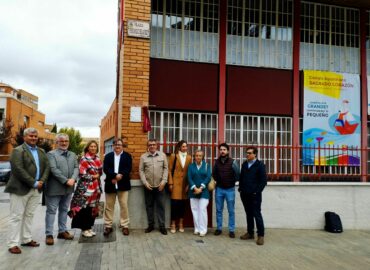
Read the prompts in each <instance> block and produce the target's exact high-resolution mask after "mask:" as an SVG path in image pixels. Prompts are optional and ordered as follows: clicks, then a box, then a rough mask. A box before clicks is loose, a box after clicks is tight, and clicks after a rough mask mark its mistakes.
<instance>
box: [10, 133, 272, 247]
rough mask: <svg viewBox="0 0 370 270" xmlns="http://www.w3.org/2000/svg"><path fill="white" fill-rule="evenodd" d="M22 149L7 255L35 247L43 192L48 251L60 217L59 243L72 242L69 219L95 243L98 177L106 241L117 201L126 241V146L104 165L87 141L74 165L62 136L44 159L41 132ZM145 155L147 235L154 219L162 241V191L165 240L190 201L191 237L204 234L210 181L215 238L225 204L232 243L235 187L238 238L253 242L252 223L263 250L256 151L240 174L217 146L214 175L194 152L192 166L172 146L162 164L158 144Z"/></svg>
mask: <svg viewBox="0 0 370 270" xmlns="http://www.w3.org/2000/svg"><path fill="white" fill-rule="evenodd" d="M23 135H24V136H23V137H24V143H23V144H22V145H20V146H18V147H16V148H14V150H13V152H12V154H11V156H10V163H11V168H12V173H11V177H10V179H9V182H8V183H7V186H6V188H5V192H8V193H10V231H9V235H8V248H9V249H8V250H9V252H10V253H13V254H20V253H21V252H22V251H21V249H20V247H19V243H21V244H20V245H21V246H27V247H38V246H40V243H38V242H36V241H35V240H34V239H33V238H32V233H31V228H32V220H33V216H34V213H35V210H36V208H37V205H38V204H39V202H40V197H41V192H44V195H45V204H46V214H45V235H46V237H45V243H46V244H47V245H53V244H54V234H53V231H54V221H55V216H56V213H57V212H58V234H57V238H58V239H64V240H72V239H73V238H74V236H73V235H72V234H71V233H69V232H68V230H67V225H66V224H67V217H68V216H69V217H71V218H72V222H71V227H72V228H79V229H81V230H82V236H84V237H88V238H89V237H94V236H95V235H96V233H95V232H94V231H93V226H94V222H95V218H96V217H97V216H98V214H99V208H100V207H101V204H100V197H101V194H102V193H103V189H102V183H101V180H100V178H101V176H102V174H103V172H104V173H105V176H106V177H105V185H104V192H105V208H104V235H105V236H108V235H109V234H110V233H112V232H113V217H114V208H115V202H116V198H117V199H118V202H119V206H120V220H119V223H120V224H119V227H120V228H121V230H122V233H123V235H125V236H127V235H129V222H130V220H129V212H128V193H129V190H130V189H131V184H130V173H131V169H132V157H131V155H130V154H129V153H127V152H125V151H123V148H124V146H125V145H124V142H123V140H122V139H116V140H115V141H114V143H113V151H112V152H110V153H108V154H106V155H105V157H104V162H101V160H100V159H99V157H98V155H97V153H98V143H97V142H96V141H94V140H92V141H89V142H88V143H87V145H86V146H85V149H84V155H83V156H82V158H81V159H80V161H79V162H78V159H77V156H76V154H75V153H73V152H71V151H69V150H68V147H69V137H68V135H67V134H57V135H56V149H54V150H52V151H50V152H48V153H47V154H46V153H45V152H44V151H43V150H42V149H41V148H39V147H37V142H38V131H37V130H36V129H34V128H27V129H25V130H24V134H23ZM147 146H148V151H147V152H146V153H144V154H143V155H142V156H141V158H140V164H139V174H140V179H141V181H142V183H143V185H144V197H145V208H146V213H147V220H148V227H147V228H146V229H145V233H150V232H151V231H153V230H154V224H155V221H154V214H155V213H156V218H157V224H158V227H159V231H160V232H161V233H162V234H164V235H166V234H167V229H166V227H165V198H166V195H165V192H166V191H165V190H167V191H168V192H169V193H170V197H171V224H170V232H171V233H176V232H177V231H179V232H184V215H185V208H186V203H187V201H188V199H190V207H191V211H192V214H193V221H194V234H196V235H199V236H201V237H203V236H205V235H206V234H207V228H208V215H207V206H208V203H209V198H210V191H209V190H208V184H209V182H210V181H211V177H212V175H213V177H214V180H215V181H216V191H215V200H216V216H217V228H216V230H215V233H214V234H215V235H220V234H221V233H222V220H223V217H222V212H223V206H224V201H225V200H226V203H227V209H228V212H229V236H230V237H231V238H235V183H236V182H237V181H239V191H240V196H241V200H242V202H243V205H244V208H245V212H246V214H247V233H246V234H244V235H242V236H241V237H240V238H241V239H243V240H247V239H254V221H255V222H256V225H257V234H258V239H257V244H259V245H263V243H264V224H263V218H262V215H261V202H262V191H263V189H264V187H265V185H266V172H265V167H264V164H263V163H262V162H261V161H259V160H258V159H257V158H256V156H257V149H256V148H255V147H248V148H247V160H246V161H245V162H244V163H243V165H242V169H241V172H240V170H239V166H238V164H237V163H236V161H235V160H233V159H232V158H231V157H229V155H228V153H229V146H228V145H227V144H226V143H222V144H220V145H219V152H220V156H219V158H218V159H217V160H216V163H215V165H214V167H213V168H211V165H210V164H208V163H207V162H206V161H205V159H204V152H203V151H202V150H196V151H195V153H194V160H193V158H192V156H191V155H190V154H189V153H188V146H187V142H186V141H184V140H181V141H180V142H178V143H177V145H176V149H175V153H174V154H172V155H171V156H170V158H169V159H167V156H166V155H165V154H164V153H163V152H161V151H158V142H157V141H156V140H155V139H149V140H148V145H147Z"/></svg>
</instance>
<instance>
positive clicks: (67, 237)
mask: <svg viewBox="0 0 370 270" xmlns="http://www.w3.org/2000/svg"><path fill="white" fill-rule="evenodd" d="M73 237H74V236H73V235H72V234H70V233H69V232H67V231H65V232H60V233H58V236H57V238H58V239H64V240H73Z"/></svg>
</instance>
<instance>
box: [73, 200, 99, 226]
mask: <svg viewBox="0 0 370 270" xmlns="http://www.w3.org/2000/svg"><path fill="white" fill-rule="evenodd" d="M94 223H95V217H93V215H92V208H91V207H89V206H87V207H86V208H82V209H81V210H80V211H79V212H78V213H77V214H76V216H74V217H73V219H72V224H71V227H72V228H78V229H81V230H83V231H85V230H90V229H91V228H92V227H93V226H94Z"/></svg>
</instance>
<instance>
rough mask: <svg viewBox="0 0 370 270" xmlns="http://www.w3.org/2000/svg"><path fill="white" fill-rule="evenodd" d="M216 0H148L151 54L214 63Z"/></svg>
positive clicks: (216, 28)
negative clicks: (149, 7) (150, 9)
mask: <svg viewBox="0 0 370 270" xmlns="http://www.w3.org/2000/svg"><path fill="white" fill-rule="evenodd" d="M218 9H219V6H218V0H152V16H151V57H156V58H166V59H178V60H186V61H196V62H209V63H218V20H219V11H218Z"/></svg>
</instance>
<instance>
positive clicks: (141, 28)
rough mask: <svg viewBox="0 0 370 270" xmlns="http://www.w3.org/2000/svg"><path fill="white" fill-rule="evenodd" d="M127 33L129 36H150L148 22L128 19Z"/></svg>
mask: <svg viewBox="0 0 370 270" xmlns="http://www.w3.org/2000/svg"><path fill="white" fill-rule="evenodd" d="M127 35H128V36H129V37H139V38H150V25H149V23H148V22H143V21H134V20H128V22H127Z"/></svg>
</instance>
